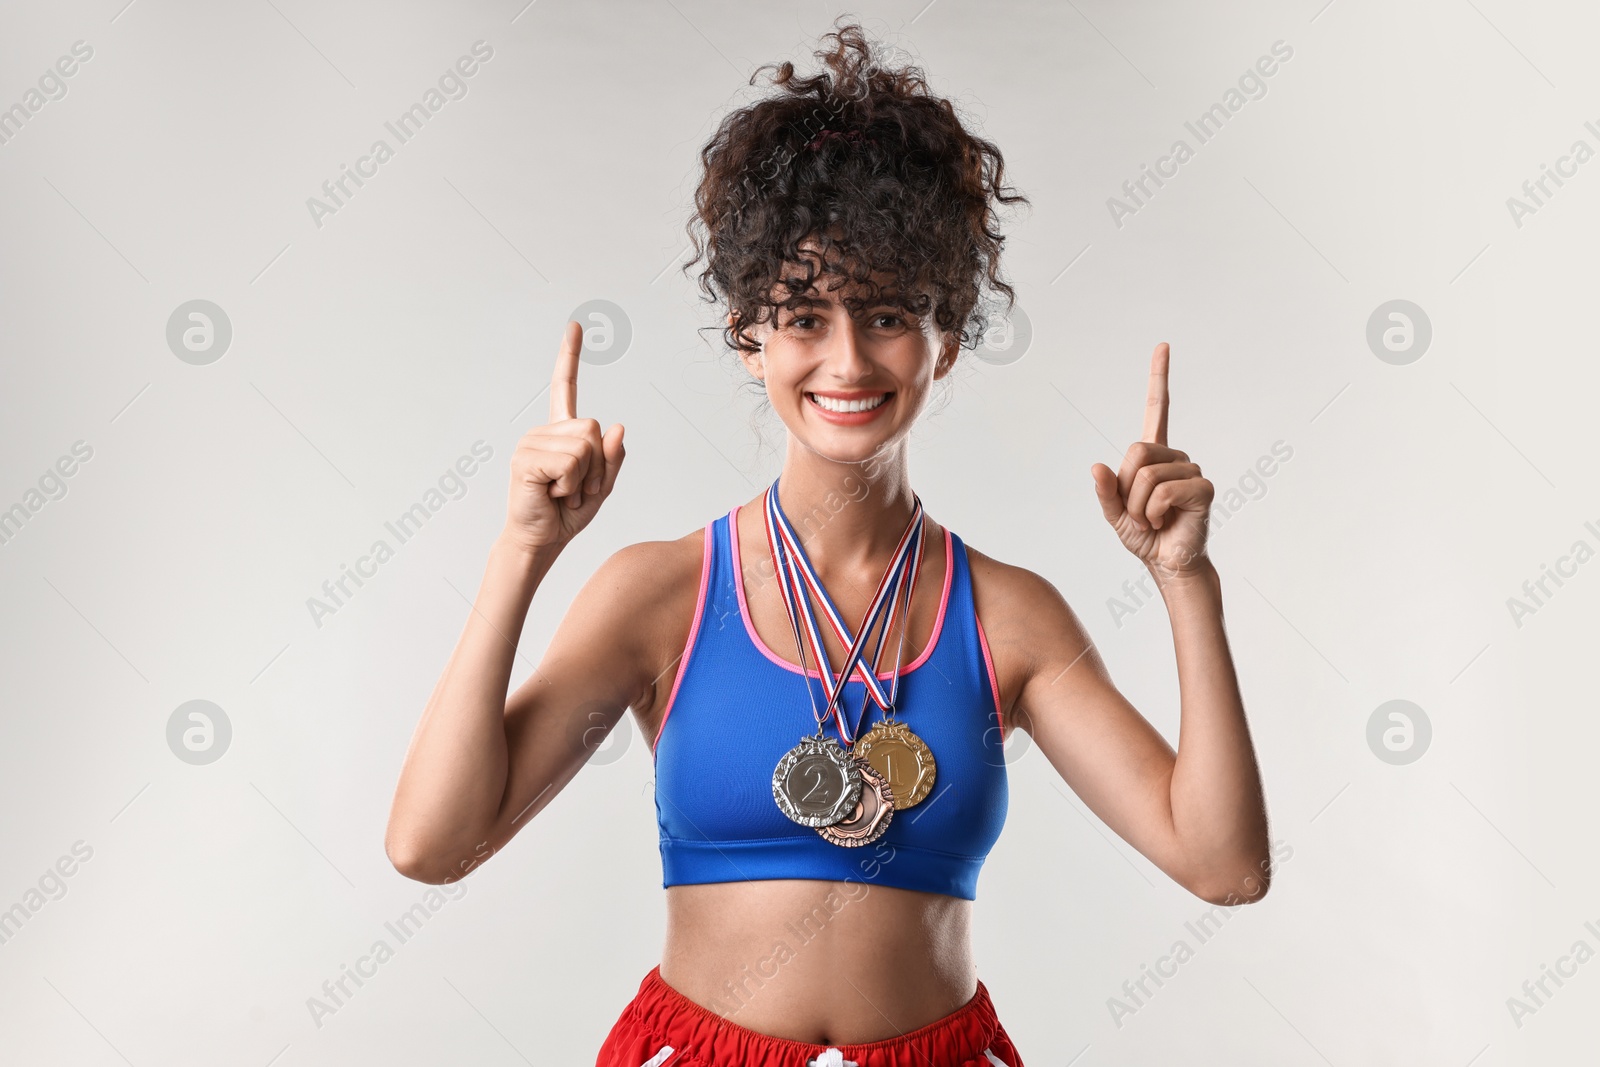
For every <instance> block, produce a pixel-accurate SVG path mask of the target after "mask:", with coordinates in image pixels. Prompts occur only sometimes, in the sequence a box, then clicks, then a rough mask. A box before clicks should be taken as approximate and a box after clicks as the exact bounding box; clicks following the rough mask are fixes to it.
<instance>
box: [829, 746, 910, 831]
mask: <svg viewBox="0 0 1600 1067" xmlns="http://www.w3.org/2000/svg"><path fill="white" fill-rule="evenodd" d="M854 759H855V763H856V766H857V770H858V771H859V773H860V777H861V799H859V800H857V801H856V805H855V808H854V809H853V810H852V811H851V812H850V814H849V815H847V816H845V817H844V818H843V819H840V820H839V821H838V822H836V823H830V824H828V825H827V826H819V827H817V833H819V834H821V835H822V836H823V837H824V838H826V839H827V840H828V841H831V842H832V843H833V844H835V845H842V846H843V847H845V848H856V847H858V846H860V845H869V844H871V843H872V842H874V841H876V840H877V839H878V838H880V837H882V836H883V835H884V832H885V831H886V830H888V829H889V820H890V819H892V818H893V817H894V806H895V805H894V792H893V791H892V790H891V789H890V788H889V782H888V779H886V778H884V777H883V776H882V775H880V774H879V773H878V772H877V771H876V770H874V769H873V767H872V765H871V764H870V763H868V762H867V761H866V760H864V759H861V758H860V757H859V756H857V757H855V758H854Z"/></svg>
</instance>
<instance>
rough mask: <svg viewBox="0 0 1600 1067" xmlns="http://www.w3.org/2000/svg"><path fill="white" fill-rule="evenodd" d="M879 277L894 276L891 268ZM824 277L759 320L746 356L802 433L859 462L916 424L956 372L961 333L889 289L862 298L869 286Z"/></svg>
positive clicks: (792, 429)
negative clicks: (920, 315) (922, 316)
mask: <svg viewBox="0 0 1600 1067" xmlns="http://www.w3.org/2000/svg"><path fill="white" fill-rule="evenodd" d="M874 280H875V281H876V282H878V284H879V285H880V286H888V285H890V284H891V283H892V282H893V281H894V278H893V276H880V277H876V278H875V279H874ZM818 283H819V284H818V285H817V286H814V287H813V288H812V289H811V290H810V291H809V292H807V293H805V294H804V295H803V299H801V300H798V301H790V306H787V307H779V308H778V309H777V310H776V312H775V318H774V320H773V321H769V322H765V323H762V324H760V325H759V326H758V327H757V328H755V329H754V330H753V331H752V332H753V333H754V335H755V339H756V340H757V341H758V342H760V343H761V351H760V352H753V353H746V354H745V355H744V357H743V358H744V362H745V366H746V367H748V368H749V370H750V373H751V374H753V375H755V376H756V377H757V378H760V379H761V380H762V381H764V382H765V383H766V387H767V397H768V399H769V400H770V401H771V403H772V408H773V410H774V411H776V412H777V413H778V417H779V418H781V419H782V420H783V422H784V425H785V426H787V427H788V429H789V433H790V434H791V435H793V436H794V438H795V439H796V440H797V441H798V442H799V443H801V444H803V445H805V446H807V447H808V448H810V449H811V450H812V451H814V452H817V453H820V454H821V455H823V456H826V457H828V458H829V459H833V460H836V461H839V462H862V461H865V460H868V459H871V458H873V457H874V456H876V455H878V454H879V453H880V452H881V451H883V450H884V449H885V448H886V447H887V446H889V445H891V444H893V443H894V442H896V441H898V440H900V439H901V438H902V437H904V436H905V435H906V434H907V433H908V432H909V431H910V429H911V426H912V424H913V423H914V422H915V421H916V417H917V414H918V413H919V412H920V411H921V410H922V405H923V402H924V401H925V400H926V399H927V395H928V391H929V389H930V388H931V387H932V384H933V382H934V381H936V380H938V379H940V378H943V377H944V376H945V375H946V374H948V373H949V372H950V368H951V366H952V365H953V364H954V362H955V357H956V354H957V341H958V339H957V338H955V337H951V338H949V340H948V341H947V342H946V341H945V340H944V339H942V338H941V337H940V334H939V331H938V330H937V328H936V327H935V326H934V325H933V324H932V323H931V321H919V320H918V319H917V318H916V317H915V316H913V315H912V314H911V313H909V312H907V311H906V310H905V309H904V308H903V307H901V306H900V305H899V303H898V302H896V301H895V299H894V293H892V292H883V291H881V290H880V291H879V292H878V294H877V297H876V299H877V300H878V301H879V302H878V303H864V302H863V303H856V301H855V300H854V299H853V298H856V297H862V298H865V297H866V296H867V292H866V290H865V289H864V288H861V287H856V286H853V285H846V286H844V287H841V288H839V289H834V290H829V289H827V285H828V284H836V283H837V279H836V278H832V277H830V278H819V279H818ZM780 292H782V293H786V292H787V291H786V290H781V291H780ZM777 298H779V297H776V296H775V299H777ZM845 302H849V304H850V306H849V307H847V306H846V303H845ZM852 309H853V310H852Z"/></svg>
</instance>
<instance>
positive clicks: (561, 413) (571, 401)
mask: <svg viewBox="0 0 1600 1067" xmlns="http://www.w3.org/2000/svg"><path fill="white" fill-rule="evenodd" d="M582 348H583V327H582V326H581V325H580V324H579V323H577V322H574V321H568V323H567V329H566V333H564V334H562V337H561V351H560V352H559V353H558V354H557V355H556V366H555V370H554V371H552V372H551V375H550V421H551V422H562V421H564V420H566V419H575V418H577V417H578V352H579V351H580V350H581V349H582Z"/></svg>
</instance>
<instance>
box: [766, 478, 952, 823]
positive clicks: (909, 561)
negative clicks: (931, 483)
mask: <svg viewBox="0 0 1600 1067" xmlns="http://www.w3.org/2000/svg"><path fill="white" fill-rule="evenodd" d="M777 487H778V483H777V482H776V481H774V482H773V484H772V486H771V488H770V489H768V491H767V499H766V511H765V518H766V529H767V544H768V547H769V548H770V549H771V551H772V558H773V564H774V569H775V570H776V572H777V575H778V579H779V582H778V589H779V592H780V593H781V595H782V597H783V602H784V608H785V611H786V613H787V614H788V616H789V624H790V627H791V628H792V629H793V631H794V636H795V647H796V648H797V650H798V651H799V655H800V665H801V680H802V682H803V683H804V684H805V687H806V696H807V698H808V699H810V701H811V708H812V715H813V718H814V719H815V720H816V723H817V733H816V734H815V735H814V736H811V737H805V738H802V739H801V740H800V743H799V744H797V745H795V747H794V748H792V749H790V750H789V751H788V752H786V753H784V755H783V757H782V758H781V759H779V761H778V765H777V766H776V767H775V768H774V769H773V774H772V796H773V799H774V800H775V801H776V802H777V805H778V808H779V810H780V811H782V812H783V813H784V815H785V816H786V817H787V818H789V819H790V820H792V821H794V822H797V823H799V824H801V825H802V826H810V827H812V828H814V829H815V830H816V831H817V833H818V834H820V835H821V836H822V837H823V838H825V839H826V840H827V841H829V842H830V843H832V844H835V845H840V846H842V847H846V848H850V847H856V846H859V845H864V844H868V843H870V842H872V841H876V840H877V839H878V838H879V837H881V836H883V834H884V832H885V831H886V830H888V828H889V820H890V819H891V818H892V817H893V815H894V811H895V809H896V808H897V807H909V806H910V805H911V804H912V803H915V802H916V801H917V800H921V799H922V798H923V797H924V796H926V795H927V792H928V790H929V789H930V788H931V787H932V784H933V783H932V776H931V773H928V772H931V768H932V766H933V759H932V754H931V753H929V752H928V748H927V745H925V744H922V742H921V740H920V739H918V738H916V737H915V735H914V734H911V733H910V731H909V730H906V729H905V728H904V727H903V726H901V727H899V729H900V730H901V731H903V732H904V734H905V735H909V736H910V737H912V738H913V739H914V740H915V741H916V745H917V746H920V749H921V752H923V753H927V759H926V760H925V761H920V762H916V761H911V760H908V759H905V758H904V757H902V759H901V760H900V761H898V763H897V762H896V761H894V760H893V758H892V756H893V753H892V748H891V747H889V746H886V745H885V744H884V743H882V742H880V744H879V746H878V747H879V749H880V753H885V752H886V753H887V754H888V755H887V757H885V756H884V755H880V759H883V760H884V765H883V768H881V769H880V768H879V767H877V766H874V764H873V763H871V762H869V761H868V760H867V759H865V758H863V757H864V755H865V753H862V754H861V755H856V754H855V750H854V742H855V739H856V733H857V730H858V728H859V725H860V722H861V719H862V718H863V717H864V716H865V714H866V709H867V701H868V700H872V701H875V702H876V703H877V704H878V705H879V706H880V707H882V708H886V709H888V710H889V711H890V713H891V714H892V711H893V699H894V697H893V694H894V693H896V692H897V691H898V688H899V681H900V657H899V656H898V655H897V657H896V661H895V670H894V676H893V681H892V683H891V689H890V695H888V696H885V695H884V693H883V691H882V689H881V687H880V683H879V681H878V679H877V676H876V674H875V671H874V667H875V666H876V663H877V659H878V656H879V654H880V653H881V652H882V650H883V642H884V638H885V637H886V636H887V635H888V632H889V630H890V628H891V627H892V626H893V622H894V616H895V611H896V609H897V607H898V604H897V603H896V602H897V601H898V600H899V594H900V589H901V587H902V586H905V587H906V588H907V590H908V592H907V597H906V612H905V615H906V618H907V619H908V620H909V616H910V593H909V590H910V589H911V587H912V586H913V585H914V584H915V577H916V573H917V570H918V564H919V563H920V562H921V559H922V551H923V545H924V537H923V529H924V528H923V524H922V501H921V500H920V499H919V500H917V501H916V506H915V508H914V510H913V513H912V517H911V522H910V523H909V524H908V525H907V527H906V531H905V533H903V534H902V535H901V538H900V543H899V544H898V545H897V546H896V548H895V554H894V557H893V559H892V561H891V563H890V565H889V569H888V570H887V571H886V572H885V573H884V576H883V578H882V579H881V580H880V581H879V583H878V589H877V591H876V592H875V594H874V596H873V598H872V601H871V603H870V604H869V606H868V608H867V612H866V617H865V618H864V619H863V620H862V625H861V629H860V631H859V632H858V633H857V635H856V636H855V637H854V638H851V637H850V634H849V631H848V630H847V629H846V628H845V626H844V623H843V620H842V619H841V618H840V617H839V613H838V610H837V609H836V608H835V607H834V606H833V603H832V601H831V600H830V599H829V598H828V595H827V591H826V590H825V589H823V588H822V583H821V581H820V580H819V579H818V578H817V577H816V575H815V572H814V571H813V570H812V568H811V565H810V560H809V559H807V558H806V557H805V552H804V549H802V548H801V547H800V545H799V542H798V540H797V539H796V538H795V537H794V534H793V530H792V529H791V528H790V527H789V526H788V522H787V519H786V518H785V517H784V515H783V512H782V509H781V508H779V506H778V502H777ZM775 530H776V533H775ZM913 535H915V536H913ZM913 549H914V551H913ZM802 578H803V579H804V584H805V585H807V586H809V587H810V588H811V590H812V591H813V592H814V593H816V594H817V598H818V599H819V600H820V601H821V602H822V604H823V605H824V608H825V610H826V612H827V615H828V621H829V623H830V624H831V625H832V626H833V629H834V633H835V635H836V636H837V637H838V638H839V643H840V644H841V645H844V646H845V647H846V649H847V651H846V654H845V661H844V665H843V667H842V668H841V669H840V672H839V676H838V679H837V680H835V679H834V678H833V676H832V670H831V668H830V665H829V664H828V660H827V652H826V649H824V647H823V645H822V637H821V633H820V632H819V631H818V629H817V621H816V618H815V616H814V615H813V614H812V611H811V602H810V599H809V598H808V597H807V595H806V592H805V588H804V587H803V585H802ZM908 579H909V580H908ZM886 608H887V610H888V617H887V618H886V619H885V620H884V625H883V628H882V630H881V631H880V632H879V634H878V642H877V648H876V649H875V650H874V653H873V659H872V666H868V665H867V663H866V662H865V657H864V655H863V653H864V652H865V650H866V643H867V639H868V636H869V635H870V634H871V633H872V631H873V629H874V627H876V625H877V623H878V620H879V618H880V617H882V616H883V614H884V610H885V609H886ZM802 617H803V618H804V620H805V623H806V636H807V637H809V638H810V643H811V646H812V648H813V650H814V651H815V653H816V657H817V661H818V674H819V675H820V677H821V680H822V683H823V688H824V691H825V692H826V694H827V697H828V701H827V706H826V708H825V709H824V710H822V711H821V712H818V710H817V700H816V697H815V696H814V695H813V694H812V691H811V678H810V673H809V671H808V669H807V667H806V649H805V645H806V642H805V641H803V640H802V639H801V632H800V621H801V618H802ZM907 628H908V627H907V626H902V628H901V639H900V650H901V652H902V653H903V651H904V647H905V630H906V629H907ZM854 671H859V672H860V674H861V677H862V681H863V682H864V684H865V686H866V689H867V692H866V695H865V696H864V697H863V699H862V704H861V713H860V714H858V715H857V716H856V720H855V724H854V725H852V724H851V723H849V722H848V721H847V720H846V717H845V714H844V709H843V706H842V703H841V698H842V696H843V693H844V686H845V682H846V681H848V680H849V678H850V676H851V674H852V672H854ZM830 717H831V718H832V720H833V722H834V724H835V727H836V728H837V731H838V734H839V737H840V738H841V739H842V740H843V742H844V744H843V745H841V744H840V743H839V742H838V741H835V740H834V739H833V738H831V737H825V736H824V732H823V723H824V722H825V721H826V720H827V719H829V718H830ZM881 725H882V724H880V726H881ZM897 725H898V724H897ZM875 730H877V728H875ZM878 732H880V733H881V732H882V731H881V730H880V731H878ZM895 736H896V737H897V738H898V737H900V734H898V733H897V734H896V735H895ZM906 751H911V748H910V747H907V749H906ZM902 766H905V767H910V768H911V770H912V772H913V776H912V777H911V778H910V779H908V780H907V785H906V787H905V788H906V790H907V793H906V795H907V796H910V795H911V791H913V790H915V789H916V788H917V787H919V786H920V787H921V790H922V791H921V793H920V794H918V795H917V796H916V799H915V800H911V801H908V802H906V803H904V804H902V803H901V802H900V800H899V797H898V795H897V793H896V790H895V789H894V787H893V785H892V784H891V775H890V771H895V772H900V771H901V768H902ZM924 768H926V769H927V770H926V771H924ZM901 777H902V778H904V777H905V775H904V773H901ZM924 779H925V781H924Z"/></svg>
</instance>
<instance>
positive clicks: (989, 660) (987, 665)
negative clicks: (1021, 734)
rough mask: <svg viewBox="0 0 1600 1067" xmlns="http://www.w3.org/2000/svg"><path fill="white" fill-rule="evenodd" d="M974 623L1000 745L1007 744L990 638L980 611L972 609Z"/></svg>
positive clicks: (1004, 718)
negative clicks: (976, 628) (987, 679)
mask: <svg viewBox="0 0 1600 1067" xmlns="http://www.w3.org/2000/svg"><path fill="white" fill-rule="evenodd" d="M972 621H973V622H975V623H977V624H978V647H979V648H981V649H983V667H984V669H985V670H987V671H988V672H989V692H991V693H993V694H994V718H995V722H997V723H998V724H999V726H1000V743H1001V744H1002V745H1003V744H1005V743H1006V717H1005V713H1004V712H1002V711H1001V710H1000V683H998V682H996V681H995V680H994V657H992V656H990V655H989V638H988V637H986V636H985V635H984V632H983V620H982V619H980V618H978V609H977V608H976V607H974V608H973V609H972Z"/></svg>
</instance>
